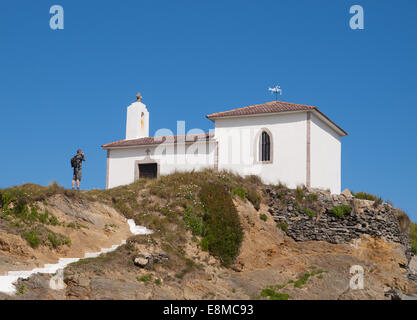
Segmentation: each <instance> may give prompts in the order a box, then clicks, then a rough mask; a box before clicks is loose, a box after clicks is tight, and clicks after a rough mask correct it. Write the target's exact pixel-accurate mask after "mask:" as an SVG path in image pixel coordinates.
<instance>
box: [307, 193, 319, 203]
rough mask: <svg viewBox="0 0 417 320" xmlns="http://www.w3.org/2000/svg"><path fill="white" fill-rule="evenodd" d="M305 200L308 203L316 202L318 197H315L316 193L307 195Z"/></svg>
mask: <svg viewBox="0 0 417 320" xmlns="http://www.w3.org/2000/svg"><path fill="white" fill-rule="evenodd" d="M306 198H307V200H308V201H310V202H316V201H317V200H318V199H319V196H318V195H317V193H310V194H308V195H307V197H306Z"/></svg>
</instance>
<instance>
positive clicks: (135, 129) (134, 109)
mask: <svg viewBox="0 0 417 320" xmlns="http://www.w3.org/2000/svg"><path fill="white" fill-rule="evenodd" d="M136 99H137V101H136V102H133V103H132V104H131V105H130V106H129V107H127V120H126V140H132V139H139V138H144V137H149V112H148V109H146V105H144V104H143V103H142V102H141V100H142V96H141V94H140V93H138V94H137V95H136Z"/></svg>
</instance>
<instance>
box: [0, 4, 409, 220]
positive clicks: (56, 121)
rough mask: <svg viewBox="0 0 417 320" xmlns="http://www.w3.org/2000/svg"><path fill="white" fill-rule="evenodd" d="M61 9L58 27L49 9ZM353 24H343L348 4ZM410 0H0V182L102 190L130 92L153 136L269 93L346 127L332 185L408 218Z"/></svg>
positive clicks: (204, 123) (205, 124) (197, 124)
mask: <svg viewBox="0 0 417 320" xmlns="http://www.w3.org/2000/svg"><path fill="white" fill-rule="evenodd" d="M54 4H59V5H61V6H63V8H64V19H65V24H64V30H55V31H54V30H51V29H50V28H49V19H50V17H51V15H50V14H49V8H50V7H51V6H52V5H54ZM354 4H359V5H361V6H362V7H363V8H364V11H365V29H364V30H352V29H350V28H349V19H350V17H351V15H350V14H349V8H350V6H351V5H354ZM416 12H417V1H414V0H409V1H407V0H398V1H380V0H379V1H378V0H372V1H371V0H355V1H349V0H343V1H334V0H328V1H326V0H321V1H309V0H285V1H280V0H274V1H234V0H228V1H217V0H212V1H200V0H193V1H137V0H135V1H131V0H124V1H80V0H77V1H76V0H55V1H45V0H39V1H29V0H28V1H12V0H4V1H1V2H0V110H1V117H0V119H1V122H0V137H1V145H2V147H1V156H0V187H8V186H12V185H16V184H21V183H24V182H34V183H39V184H43V185H46V184H48V183H50V182H51V181H54V180H56V181H57V182H58V183H60V184H61V185H64V186H66V187H69V186H70V183H71V168H70V166H69V159H70V158H71V156H72V155H73V153H74V152H75V150H76V149H77V148H82V149H83V150H85V152H86V158H87V163H86V164H85V170H84V176H83V178H84V181H83V188H86V189H90V188H103V187H104V185H105V170H106V169H105V168H106V154H105V151H103V150H101V148H100V146H101V145H102V144H104V143H107V142H111V141H115V140H119V139H123V138H124V133H125V116H126V107H127V106H128V105H129V104H130V103H131V102H133V101H134V100H135V95H136V93H137V92H138V91H140V92H141V93H142V95H143V97H144V99H143V102H144V103H146V104H147V106H148V109H149V111H150V126H151V134H153V133H154V132H155V131H156V130H157V129H159V128H169V129H171V130H173V131H174V130H175V128H176V120H185V121H186V124H187V129H191V128H201V129H204V130H208V129H210V128H212V127H213V125H212V123H211V122H210V121H209V120H207V119H205V117H204V116H205V115H206V114H208V113H212V112H217V111H224V110H227V109H231V108H237V107H241V106H247V105H251V104H257V103H262V102H265V101H271V100H273V97H272V96H271V94H270V93H269V92H268V90H267V89H268V87H270V86H272V85H275V84H279V85H281V88H282V89H283V95H282V96H281V97H280V100H283V101H288V102H295V103H300V104H309V105H315V106H318V107H319V108H320V110H321V111H323V112H324V113H325V114H326V115H328V116H329V117H330V118H331V119H333V120H334V121H335V122H336V123H338V124H339V125H340V126H341V127H342V128H344V129H345V130H346V131H348V132H349V136H347V137H345V138H343V147H342V159H343V162H342V187H343V188H350V189H353V190H355V191H360V190H364V191H368V192H371V193H374V194H378V195H380V196H382V197H383V198H384V199H390V200H391V201H392V202H393V203H394V204H395V205H397V206H399V207H401V208H403V209H404V210H406V212H407V213H408V214H409V215H410V216H411V217H412V219H413V220H417V202H416V201H415V198H414V197H415V196H416V187H415V181H416V180H417V169H416V156H417V148H416V139H417V134H416V130H415V129H416V120H415V119H416V117H417V103H416V98H417V97H416V93H417V41H416V39H417V20H416V19H415V14H416Z"/></svg>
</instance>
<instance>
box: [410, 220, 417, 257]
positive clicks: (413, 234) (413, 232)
mask: <svg viewBox="0 0 417 320" xmlns="http://www.w3.org/2000/svg"><path fill="white" fill-rule="evenodd" d="M410 243H411V247H412V248H413V251H414V253H415V254H417V225H416V224H415V223H414V222H411V224H410Z"/></svg>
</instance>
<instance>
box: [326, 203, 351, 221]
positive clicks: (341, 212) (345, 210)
mask: <svg viewBox="0 0 417 320" xmlns="http://www.w3.org/2000/svg"><path fill="white" fill-rule="evenodd" d="M351 211H352V208H351V207H349V206H347V205H340V206H336V207H334V208H333V209H332V211H331V212H332V213H333V214H334V215H335V216H337V217H339V218H343V217H344V216H345V215H348V214H350V212H351Z"/></svg>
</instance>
